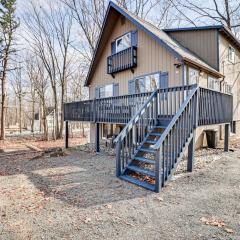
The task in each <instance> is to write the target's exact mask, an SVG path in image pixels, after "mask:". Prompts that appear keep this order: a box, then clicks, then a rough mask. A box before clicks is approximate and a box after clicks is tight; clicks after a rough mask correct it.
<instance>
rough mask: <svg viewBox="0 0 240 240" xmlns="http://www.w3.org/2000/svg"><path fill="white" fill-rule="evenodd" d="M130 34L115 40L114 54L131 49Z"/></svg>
mask: <svg viewBox="0 0 240 240" xmlns="http://www.w3.org/2000/svg"><path fill="white" fill-rule="evenodd" d="M131 44H132V43H131V32H129V33H126V34H124V35H123V36H121V37H119V38H117V39H116V53H117V52H121V51H123V50H125V49H127V48H130V47H131Z"/></svg>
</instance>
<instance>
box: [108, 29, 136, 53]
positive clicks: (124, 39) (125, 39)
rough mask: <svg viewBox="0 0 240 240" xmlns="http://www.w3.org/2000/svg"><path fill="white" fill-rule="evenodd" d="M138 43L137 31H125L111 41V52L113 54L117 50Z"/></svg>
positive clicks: (119, 50)
mask: <svg viewBox="0 0 240 240" xmlns="http://www.w3.org/2000/svg"><path fill="white" fill-rule="evenodd" d="M137 43H138V32H137V30H136V31H131V32H128V33H125V34H124V35H122V36H121V37H118V38H117V39H115V40H114V41H113V42H112V43H111V54H112V55H113V54H115V53H118V52H121V51H123V50H125V49H127V48H130V47H131V46H135V47H136V46H137Z"/></svg>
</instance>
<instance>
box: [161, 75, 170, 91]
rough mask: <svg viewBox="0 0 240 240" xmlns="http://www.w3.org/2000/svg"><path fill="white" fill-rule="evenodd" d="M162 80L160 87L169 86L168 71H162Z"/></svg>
mask: <svg viewBox="0 0 240 240" xmlns="http://www.w3.org/2000/svg"><path fill="white" fill-rule="evenodd" d="M159 80H160V82H159V87H160V88H167V87H168V84H169V83H168V72H162V73H160V79H159Z"/></svg>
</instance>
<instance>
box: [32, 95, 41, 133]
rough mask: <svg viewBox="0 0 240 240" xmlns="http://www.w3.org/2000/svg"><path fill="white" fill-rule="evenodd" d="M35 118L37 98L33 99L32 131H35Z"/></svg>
mask: <svg viewBox="0 0 240 240" xmlns="http://www.w3.org/2000/svg"><path fill="white" fill-rule="evenodd" d="M34 119H35V99H33V101H32V122H31V132H32V133H34ZM39 120H40V113H39Z"/></svg>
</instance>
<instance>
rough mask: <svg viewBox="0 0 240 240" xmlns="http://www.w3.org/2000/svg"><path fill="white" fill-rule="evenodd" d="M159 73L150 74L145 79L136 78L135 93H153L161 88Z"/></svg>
mask: <svg viewBox="0 0 240 240" xmlns="http://www.w3.org/2000/svg"><path fill="white" fill-rule="evenodd" d="M159 77H160V76H159V73H155V74H150V75H147V76H144V77H139V78H136V80H135V81H136V85H135V88H136V89H135V92H136V93H143V92H152V91H154V90H155V89H157V88H159Z"/></svg>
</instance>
